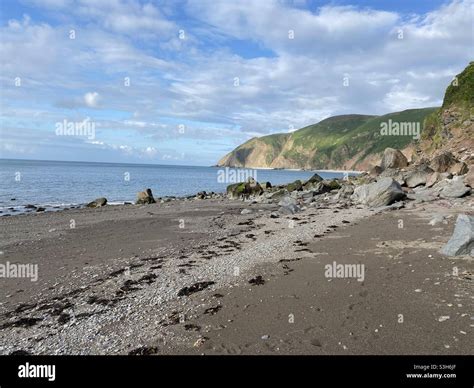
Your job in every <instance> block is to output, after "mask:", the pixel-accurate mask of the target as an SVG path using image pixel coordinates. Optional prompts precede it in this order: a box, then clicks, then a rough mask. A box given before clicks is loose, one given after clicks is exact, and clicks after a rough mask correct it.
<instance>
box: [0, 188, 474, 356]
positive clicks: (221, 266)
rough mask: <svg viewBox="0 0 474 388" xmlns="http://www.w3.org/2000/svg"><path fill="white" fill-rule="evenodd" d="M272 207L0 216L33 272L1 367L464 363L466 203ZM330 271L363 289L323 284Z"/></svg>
mask: <svg viewBox="0 0 474 388" xmlns="http://www.w3.org/2000/svg"><path fill="white" fill-rule="evenodd" d="M244 209H247V210H246V211H244V212H242V210H244ZM277 209H278V206H277V205H276V204H271V203H270V204H269V203H256V202H255V201H241V200H228V199H226V198H216V199H206V200H197V199H196V200H174V201H170V202H165V203H157V204H150V205H143V206H137V205H124V206H105V207H102V208H97V209H70V210H67V211H60V212H50V213H35V214H28V215H21V216H15V217H2V218H0V230H1V247H0V250H1V252H2V260H3V261H9V262H12V263H25V264H28V263H37V264H38V281H36V282H32V281H31V280H30V279H3V281H4V283H3V286H2V287H3V290H4V292H3V293H2V299H1V300H0V303H1V304H0V312H1V315H0V328H1V329H0V353H1V354H12V353H13V354H14V353H15V352H28V353H32V354H426V353H429V354H469V352H470V350H471V346H470V341H468V338H469V336H470V335H472V327H473V321H472V318H471V315H472V303H473V296H472V287H473V283H472V281H473V273H474V265H473V262H472V258H470V257H469V256H460V257H456V258H448V257H445V256H443V255H441V254H440V253H439V249H440V248H441V247H442V246H443V245H444V244H445V243H446V242H447V240H448V239H449V237H450V235H451V233H452V230H453V227H454V222H455V219H456V215H457V214H459V213H461V212H464V213H466V212H468V214H472V210H473V200H472V196H471V197H465V198H458V199H456V200H454V201H452V200H451V201H447V200H438V201H434V202H430V203H417V204H414V203H411V204H410V206H407V208H405V209H394V208H392V209H390V208H382V209H375V210H374V209H369V208H367V207H365V206H359V205H358V206H351V207H347V206H344V205H341V203H338V202H331V201H328V202H327V203H318V204H315V205H314V206H308V207H307V208H305V209H303V211H301V212H299V213H297V214H290V215H282V216H281V217H278V218H273V216H272V214H274V213H272V212H274V211H275V210H277ZM241 213H244V214H241ZM435 214H442V215H444V216H445V217H446V218H445V220H446V221H445V223H439V224H436V225H434V226H433V225H430V224H429V221H430V219H431V218H432V217H433V215H435ZM400 220H402V224H403V225H402V226H403V227H402V228H400ZM334 262H337V263H342V264H343V263H359V264H364V265H365V278H364V279H363V281H359V280H357V279H347V278H342V279H339V278H330V279H328V278H327V277H326V276H325V265H326V264H331V263H334ZM454 267H456V268H457V271H458V272H457V276H454V275H453V268H454Z"/></svg>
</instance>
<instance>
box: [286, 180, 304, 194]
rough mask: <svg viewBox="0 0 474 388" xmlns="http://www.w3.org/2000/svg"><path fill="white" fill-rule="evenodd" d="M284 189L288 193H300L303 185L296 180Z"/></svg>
mask: <svg viewBox="0 0 474 388" xmlns="http://www.w3.org/2000/svg"><path fill="white" fill-rule="evenodd" d="M286 189H287V190H288V192H289V193H291V192H292V191H300V190H303V183H302V182H301V181H300V180H299V179H298V180H296V181H294V182H292V183H290V184H288V185H287V186H286Z"/></svg>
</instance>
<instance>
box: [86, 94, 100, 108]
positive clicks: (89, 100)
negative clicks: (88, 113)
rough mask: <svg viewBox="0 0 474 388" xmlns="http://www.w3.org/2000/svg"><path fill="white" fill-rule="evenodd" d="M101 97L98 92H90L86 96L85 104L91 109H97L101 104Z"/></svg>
mask: <svg viewBox="0 0 474 388" xmlns="http://www.w3.org/2000/svg"><path fill="white" fill-rule="evenodd" d="M99 100H100V96H99V93H97V92H88V93H86V94H84V102H85V104H86V105H87V106H88V107H89V108H96V107H97V106H98V104H99Z"/></svg>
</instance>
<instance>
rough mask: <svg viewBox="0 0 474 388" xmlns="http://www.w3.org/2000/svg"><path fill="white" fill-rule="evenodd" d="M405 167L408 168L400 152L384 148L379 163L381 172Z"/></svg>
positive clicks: (405, 159)
mask: <svg viewBox="0 0 474 388" xmlns="http://www.w3.org/2000/svg"><path fill="white" fill-rule="evenodd" d="M406 166H408V160H407V158H406V157H405V155H403V153H402V152H401V151H400V150H397V149H395V148H385V151H384V152H383V157H382V162H381V168H382V170H386V169H387V168H403V167H406Z"/></svg>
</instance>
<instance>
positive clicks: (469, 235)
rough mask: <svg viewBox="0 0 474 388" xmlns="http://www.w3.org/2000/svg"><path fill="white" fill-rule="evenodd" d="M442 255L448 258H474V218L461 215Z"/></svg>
mask: <svg viewBox="0 0 474 388" xmlns="http://www.w3.org/2000/svg"><path fill="white" fill-rule="evenodd" d="M441 253H442V254H444V255H447V256H458V255H471V256H474V217H473V216H468V215H466V214H460V215H459V216H458V218H457V220H456V225H455V227H454V232H453V235H452V236H451V238H450V239H449V241H448V243H447V244H446V245H445V246H444V247H443V249H442V250H441Z"/></svg>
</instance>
